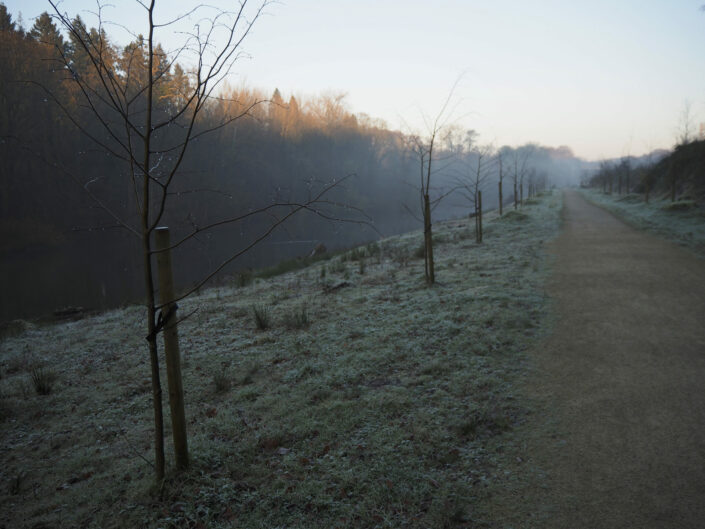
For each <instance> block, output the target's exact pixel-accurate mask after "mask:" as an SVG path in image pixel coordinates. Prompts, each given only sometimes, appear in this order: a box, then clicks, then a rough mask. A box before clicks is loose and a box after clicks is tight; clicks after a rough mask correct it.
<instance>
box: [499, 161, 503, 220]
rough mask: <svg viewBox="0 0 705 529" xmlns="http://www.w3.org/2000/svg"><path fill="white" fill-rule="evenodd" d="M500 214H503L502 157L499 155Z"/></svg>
mask: <svg viewBox="0 0 705 529" xmlns="http://www.w3.org/2000/svg"><path fill="white" fill-rule="evenodd" d="M499 216H500V217H501V216H502V157H501V156H499Z"/></svg>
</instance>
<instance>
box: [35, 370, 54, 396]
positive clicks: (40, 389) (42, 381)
mask: <svg viewBox="0 0 705 529" xmlns="http://www.w3.org/2000/svg"><path fill="white" fill-rule="evenodd" d="M30 376H31V378H32V384H33V385H34V391H36V392H37V395H49V393H51V390H52V389H53V387H54V382H55V381H56V373H54V372H53V371H51V370H48V369H44V368H43V367H35V368H33V369H32V371H30Z"/></svg>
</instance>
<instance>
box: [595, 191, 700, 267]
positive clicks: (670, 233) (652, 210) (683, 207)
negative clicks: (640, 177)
mask: <svg viewBox="0 0 705 529" xmlns="http://www.w3.org/2000/svg"><path fill="white" fill-rule="evenodd" d="M582 193H583V196H585V198H587V199H588V200H590V201H591V202H593V203H595V204H597V205H600V206H603V207H604V208H606V209H607V210H609V211H611V212H612V213H614V214H615V215H617V216H618V217H620V218H621V219H623V220H624V221H625V222H627V223H629V224H630V225H632V226H634V227H635V228H640V229H645V230H648V231H650V232H652V233H655V234H656V235H659V236H661V237H665V238H667V239H671V240H673V241H675V242H677V243H678V244H680V245H681V246H685V247H687V248H690V249H691V250H693V251H695V252H696V253H697V254H699V255H700V256H703V257H705V209H703V207H702V206H696V205H695V204H694V203H693V202H691V201H683V202H675V203H673V204H672V203H671V202H670V200H667V199H661V198H654V199H652V200H650V201H649V204H646V203H644V198H643V196H642V195H636V194H630V195H622V196H620V195H616V194H613V195H605V194H603V193H601V192H599V191H596V190H592V189H589V190H582Z"/></svg>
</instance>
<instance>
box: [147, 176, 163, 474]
mask: <svg viewBox="0 0 705 529" xmlns="http://www.w3.org/2000/svg"><path fill="white" fill-rule="evenodd" d="M145 181H147V179H146V178H145ZM147 185H149V184H147ZM142 243H143V245H142V254H143V258H144V276H145V287H146V288H145V291H146V293H147V342H148V343H149V361H150V366H151V369H152V406H153V408H154V472H155V478H156V480H157V482H160V481H161V480H163V479H164V416H163V411H162V386H161V382H160V380H159V356H158V354H157V323H156V321H155V303H154V282H153V280H152V262H151V257H150V255H151V248H150V245H149V238H148V235H146V236H144V238H143V240H142Z"/></svg>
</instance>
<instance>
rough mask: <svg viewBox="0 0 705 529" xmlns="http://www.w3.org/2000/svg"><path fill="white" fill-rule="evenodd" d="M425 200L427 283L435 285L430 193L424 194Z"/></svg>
mask: <svg viewBox="0 0 705 529" xmlns="http://www.w3.org/2000/svg"><path fill="white" fill-rule="evenodd" d="M423 202H424V216H423V217H424V218H423V220H424V242H425V246H426V252H425V254H426V283H428V284H429V285H433V283H435V281H436V276H435V271H434V267H433V232H432V230H431V201H430V199H429V197H428V193H426V194H424V196H423Z"/></svg>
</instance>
